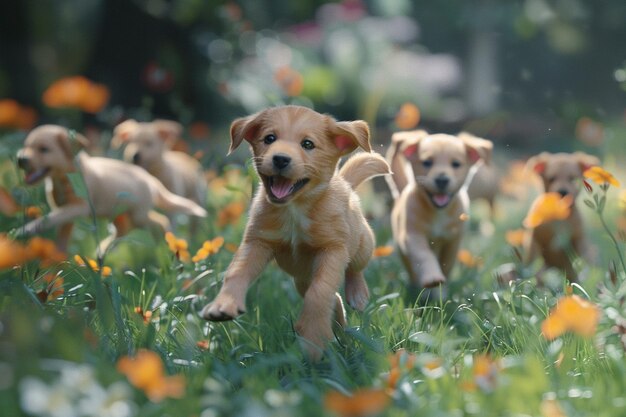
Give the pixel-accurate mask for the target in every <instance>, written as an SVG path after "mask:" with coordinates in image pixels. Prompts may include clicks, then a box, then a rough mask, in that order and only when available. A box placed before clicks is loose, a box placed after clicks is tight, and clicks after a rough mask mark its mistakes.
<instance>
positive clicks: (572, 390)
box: [0, 133, 626, 417]
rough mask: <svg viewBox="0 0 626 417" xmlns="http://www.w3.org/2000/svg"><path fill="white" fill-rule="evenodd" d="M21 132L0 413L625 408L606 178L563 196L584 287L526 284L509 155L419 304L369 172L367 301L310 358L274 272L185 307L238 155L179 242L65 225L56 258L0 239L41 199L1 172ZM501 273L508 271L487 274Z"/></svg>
mask: <svg viewBox="0 0 626 417" xmlns="http://www.w3.org/2000/svg"><path fill="white" fill-rule="evenodd" d="M23 137H24V135H23V134H21V133H15V134H7V135H5V136H4V137H3V139H2V142H0V158H1V161H2V162H1V163H0V178H1V180H0V183H1V185H2V204H1V206H2V214H0V224H1V225H2V226H1V229H0V232H1V233H2V234H1V235H0V267H1V269H0V404H2V413H1V414H2V415H5V416H20V415H25V416H55V417H56V416H59V417H61V416H63V417H72V416H99V417H102V416H115V417H124V416H176V417H179V416H190V417H191V416H198V417H212V416H254V417H262V416H335V415H339V416H366V415H384V416H417V415H428V416H471V415H476V416H520V417H521V416H543V417H563V416H568V417H576V416H594V417H600V416H623V415H626V360H625V359H624V350H625V349H626V307H625V306H624V300H625V297H626V283H625V280H624V277H625V270H624V266H625V265H624V262H623V256H624V255H623V252H624V242H623V239H624V233H623V228H624V220H623V218H624V216H626V196H625V194H624V191H623V190H622V191H621V193H620V191H619V187H616V186H615V184H613V185H611V184H609V183H604V182H603V181H601V180H600V181H598V183H596V182H594V181H593V180H586V185H587V186H588V187H589V188H588V189H586V190H583V191H582V192H581V196H580V198H579V201H578V204H579V206H580V207H581V210H582V211H583V212H584V215H585V219H586V221H587V228H588V229H589V233H590V235H591V237H592V241H593V242H594V244H595V245H596V246H597V252H598V261H597V262H596V263H595V264H593V265H585V264H583V263H582V262H578V263H577V264H576V266H577V268H578V269H579V270H580V271H581V273H582V274H583V276H584V277H585V279H584V280H582V281H581V282H580V283H575V284H572V285H569V284H568V283H566V282H565V280H564V279H563V277H562V275H561V274H560V273H559V272H558V271H553V272H551V273H549V274H548V275H547V276H546V277H545V278H544V280H543V282H542V283H541V284H540V283H538V282H537V279H536V277H535V273H536V271H537V270H538V268H539V265H538V264H537V263H534V264H532V265H523V264H522V263H521V261H520V250H521V249H520V247H519V238H518V233H519V232H516V230H518V229H520V227H521V224H522V219H523V218H524V216H525V215H526V211H527V209H528V206H529V204H530V201H531V199H532V198H533V197H534V194H535V193H536V190H535V189H534V188H533V185H532V182H531V181H529V179H528V176H527V175H525V174H524V173H523V171H520V169H521V167H522V166H523V161H518V163H517V164H515V163H512V162H510V163H508V164H507V167H508V168H507V169H506V170H505V169H503V171H504V172H503V179H504V180H505V181H506V182H507V186H508V187H509V196H508V197H507V196H501V197H500V198H499V199H498V212H497V214H496V216H495V218H494V219H493V220H492V219H490V217H489V213H488V212H487V210H486V208H485V206H484V205H482V204H481V203H480V202H478V203H477V204H473V205H472V213H471V215H470V218H469V220H468V222H467V223H468V224H467V228H468V231H467V234H466V236H465V239H464V242H463V245H462V247H463V251H462V252H461V254H460V257H459V262H458V263H457V266H456V267H455V269H454V272H453V274H452V277H451V279H450V280H449V284H448V291H447V292H448V294H447V297H446V298H445V299H440V300H438V301H435V302H433V303H430V304H426V305H423V304H418V303H416V302H415V300H414V299H413V298H412V295H411V294H409V291H408V290H407V285H406V280H407V276H406V273H405V271H404V269H403V267H402V265H401V262H400V260H399V258H398V255H397V252H396V251H395V250H394V247H393V242H392V239H391V232H390V228H389V219H388V212H389V209H390V206H389V204H390V202H389V194H388V191H387V189H386V187H385V184H384V181H382V179H376V180H375V182H374V185H375V186H374V187H369V188H365V189H363V190H361V191H362V193H361V195H362V203H363V207H364V210H365V211H366V213H367V214H368V218H369V220H370V224H371V225H372V227H373V229H374V231H375V233H376V239H377V245H378V247H377V249H376V251H375V256H374V258H373V259H372V261H371V262H370V265H369V267H368V268H367V270H366V279H367V281H368V284H369V286H370V292H371V299H370V303H369V304H368V306H367V308H366V310H365V311H364V312H363V313H358V312H355V311H353V310H349V311H348V327H346V328H344V329H341V328H339V327H335V336H336V341H334V342H332V343H330V344H329V345H328V349H327V351H326V353H325V356H324V358H323V360H322V361H321V362H319V363H310V362H309V361H307V359H306V357H305V356H304V355H303V353H302V352H301V350H300V348H299V346H298V343H297V338H298V336H297V335H296V333H295V332H294V329H293V325H294V322H295V320H296V318H297V316H298V313H299V310H300V307H301V303H302V301H301V299H300V297H299V296H298V294H297V292H296V290H295V288H294V286H293V284H292V282H291V280H290V279H289V277H288V276H287V275H286V274H285V273H283V272H282V271H280V270H279V269H278V268H277V267H276V265H275V264H270V265H269V267H268V268H266V270H265V271H264V273H263V274H262V275H261V276H260V278H259V279H258V280H257V281H256V282H255V283H254V285H253V286H252V287H251V289H250V290H249V292H248V298H247V306H248V311H247V313H246V314H244V315H242V316H241V317H240V318H238V319H236V320H234V321H232V322H222V323H208V322H206V321H204V320H202V319H201V318H200V317H199V316H198V312H199V310H200V309H201V308H202V307H203V306H204V305H205V304H206V303H207V302H208V301H209V300H211V299H212V298H213V297H214V296H215V295H216V294H217V291H218V289H219V287H220V285H221V279H222V276H223V272H224V271H225V269H226V267H227V266H228V263H229V261H230V259H231V258H232V254H233V251H234V250H236V247H237V245H238V244H239V242H240V240H241V236H242V232H243V227H244V225H245V222H246V218H247V215H246V210H247V207H248V204H249V201H250V197H251V195H252V192H253V190H254V188H255V186H256V181H257V180H256V176H255V174H254V171H253V170H252V169H251V167H250V166H249V165H247V164H245V163H244V164H237V163H233V164H230V165H224V166H222V167H221V168H219V169H218V170H208V171H207V180H208V183H209V190H210V191H209V198H208V201H207V209H208V211H209V216H208V217H207V219H205V220H203V222H202V225H201V227H200V230H198V231H195V233H192V231H191V230H189V228H188V225H186V224H185V223H184V219H182V220H181V224H180V225H179V227H178V228H177V230H176V231H175V234H168V235H167V236H164V237H163V239H161V240H158V239H157V240H155V239H153V238H152V237H151V235H150V234H149V233H147V232H145V231H134V232H132V233H131V234H130V235H129V236H127V237H124V238H123V239H120V240H119V241H118V242H116V243H115V245H113V247H112V248H111V249H110V250H109V251H107V253H104V254H100V256H98V254H96V252H95V248H96V246H97V242H98V240H99V239H101V238H102V237H103V236H104V235H105V233H106V226H105V225H104V224H103V223H102V222H99V221H96V222H94V221H92V220H90V219H83V220H81V221H79V222H78V223H77V227H76V230H75V231H74V235H73V240H72V244H71V246H70V250H69V251H68V253H67V254H63V253H58V252H57V251H56V249H55V247H54V234H53V233H46V234H45V235H43V236H42V237H37V238H31V239H26V240H22V241H17V240H14V239H12V238H11V236H12V231H14V230H15V229H16V228H19V227H20V225H22V224H24V222H25V221H26V220H27V219H28V218H29V217H35V216H41V215H43V214H45V212H47V210H48V207H47V205H46V203H45V199H44V198H43V191H42V187H27V186H25V185H24V183H23V179H22V173H21V172H20V171H19V170H18V169H17V167H16V165H15V152H16V150H17V149H18V148H19V147H20V145H21V141H22V140H23ZM224 141H226V142H227V139H226V138H225V139H224ZM616 166H617V165H616V164H614V163H613V164H610V166H608V167H607V169H608V170H609V171H611V172H613V170H612V169H613V168H616ZM615 173H616V177H618V178H619V177H620V175H618V174H619V173H617V172H615ZM622 178H624V177H623V176H622ZM511 194H515V195H513V196H512V195H511ZM583 200H584V201H583ZM585 201H586V202H585ZM620 230H622V231H621V232H620ZM504 270H506V271H512V270H513V271H515V272H516V274H517V276H518V277H520V279H518V280H514V281H511V282H501V281H502V280H500V279H499V278H501V276H502V271H504Z"/></svg>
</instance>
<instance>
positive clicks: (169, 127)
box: [152, 119, 183, 144]
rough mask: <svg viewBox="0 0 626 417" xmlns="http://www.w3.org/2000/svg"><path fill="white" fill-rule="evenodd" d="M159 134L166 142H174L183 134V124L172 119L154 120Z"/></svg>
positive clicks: (153, 123)
mask: <svg viewBox="0 0 626 417" xmlns="http://www.w3.org/2000/svg"><path fill="white" fill-rule="evenodd" d="M152 125H153V126H154V128H155V130H156V132H157V134H158V135H159V137H160V138H161V139H163V141H164V142H166V143H168V144H173V143H174V142H176V140H177V139H179V138H180V137H181V136H182V134H183V125H181V124H180V123H178V122H174V121H172V120H159V119H157V120H155V121H153V122H152Z"/></svg>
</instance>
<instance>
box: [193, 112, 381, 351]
mask: <svg viewBox="0 0 626 417" xmlns="http://www.w3.org/2000/svg"><path fill="white" fill-rule="evenodd" d="M230 132H231V146H230V150H231V151H233V150H234V149H235V148H237V146H239V144H240V143H241V142H242V141H243V140H246V141H248V142H249V144H250V148H251V150H252V153H253V156H254V158H253V160H254V166H255V168H256V170H257V173H258V174H259V177H260V178H261V181H262V186H260V187H259V188H258V190H257V192H256V195H255V197H254V200H253V202H252V206H251V208H250V215H249V221H248V224H247V225H246V230H245V233H244V237H243V242H242V243H241V246H240V247H239V249H238V250H237V252H236V253H235V256H234V259H233V261H232V263H231V264H230V266H229V267H228V269H227V271H226V275H225V278H224V283H223V285H222V288H221V290H220V292H219V294H218V295H217V297H216V298H215V300H214V301H213V302H212V303H210V304H208V305H207V306H206V307H205V308H204V309H203V310H202V313H201V315H202V317H204V318H205V319H208V320H230V319H233V318H235V317H237V316H238V315H240V314H242V313H244V312H245V310H246V306H245V296H246V291H247V289H248V287H249V286H250V284H251V282H252V281H253V280H254V279H255V278H256V277H257V276H258V275H259V274H260V273H261V271H262V270H263V269H264V267H265V265H266V264H267V263H268V262H269V261H270V260H272V259H275V260H276V262H277V263H278V265H279V266H280V267H281V268H282V269H283V270H284V271H285V272H287V273H288V274H289V275H291V276H292V277H293V278H294V280H295V284H296V288H297V290H298V292H299V293H300V295H301V296H302V297H303V298H304V306H303V309H302V312H301V314H300V318H299V319H298V321H297V323H296V325H295V330H296V331H297V332H298V334H299V335H300V336H301V337H302V338H303V340H302V342H303V347H304V349H305V350H306V351H307V353H308V354H309V356H310V357H311V358H312V359H314V360H315V359H318V358H319V357H320V356H321V353H322V350H323V348H324V345H325V343H326V342H327V341H329V340H330V339H331V338H332V337H333V333H332V326H331V324H332V318H333V314H334V317H335V319H336V320H337V321H338V322H339V323H340V324H341V325H344V324H345V321H346V318H345V311H344V307H343V302H342V299H341V296H340V295H339V294H338V291H339V289H340V287H341V285H342V283H344V282H345V294H346V298H347V301H348V303H349V304H350V305H351V306H352V307H354V308H356V309H358V310H363V309H364V308H365V306H366V304H367V301H368V298H369V290H368V288H367V283H366V282H365V279H364V277H363V269H364V268H365V266H366V265H367V263H368V261H369V259H370V257H371V256H372V251H373V248H374V237H373V234H372V231H371V229H370V227H369V226H368V224H367V222H366V220H365V218H364V217H363V214H362V213H361V209H360V207H359V198H358V196H357V194H356V193H355V192H354V188H355V187H356V186H357V185H358V184H360V183H361V182H363V181H365V180H366V179H368V178H371V177H373V176H377V175H384V174H387V173H389V166H388V165H387V163H386V162H385V160H384V158H383V157H382V156H380V155H377V154H373V153H370V152H371V147H370V142H369V128H368V126H367V123H365V122H363V121H352V122H338V121H336V120H335V119H333V118H332V117H330V116H327V115H322V114H320V113H317V112H315V111H313V110H311V109H308V108H305V107H299V106H283V107H275V108H269V109H266V110H263V111H261V112H259V113H257V114H254V115H251V116H248V117H244V118H240V119H237V120H235V121H234V122H233V123H232V125H231V129H230ZM357 147H361V148H362V149H364V150H365V151H367V152H366V153H359V154H357V155H356V156H354V157H352V158H351V159H349V160H348V161H347V162H346V163H345V164H344V165H343V167H342V168H341V169H340V170H337V164H338V162H339V159H340V158H341V157H342V156H344V155H346V154H348V153H350V152H352V151H353V150H355V149H356V148H357Z"/></svg>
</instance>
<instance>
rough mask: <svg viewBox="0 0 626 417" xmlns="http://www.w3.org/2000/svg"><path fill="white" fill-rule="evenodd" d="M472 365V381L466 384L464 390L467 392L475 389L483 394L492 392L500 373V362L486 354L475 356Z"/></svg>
mask: <svg viewBox="0 0 626 417" xmlns="http://www.w3.org/2000/svg"><path fill="white" fill-rule="evenodd" d="M473 363H474V364H473V367H472V376H473V380H472V381H470V382H466V383H465V384H464V388H465V389H466V390H468V391H474V390H475V389H476V388H477V387H478V388H480V389H481V390H483V391H485V392H490V391H493V390H494V388H495V387H496V384H497V379H498V373H499V372H500V362H499V361H498V360H495V359H493V358H492V357H491V356H490V355H488V354H482V355H475V356H474V359H473Z"/></svg>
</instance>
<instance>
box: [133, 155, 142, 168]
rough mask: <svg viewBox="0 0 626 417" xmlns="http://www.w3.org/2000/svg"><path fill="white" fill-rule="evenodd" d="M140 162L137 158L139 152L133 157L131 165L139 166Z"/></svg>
mask: <svg viewBox="0 0 626 417" xmlns="http://www.w3.org/2000/svg"><path fill="white" fill-rule="evenodd" d="M140 160H141V157H140V156H139V152H137V153H136V154H134V155H133V164H135V165H137V164H139V161H140Z"/></svg>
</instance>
